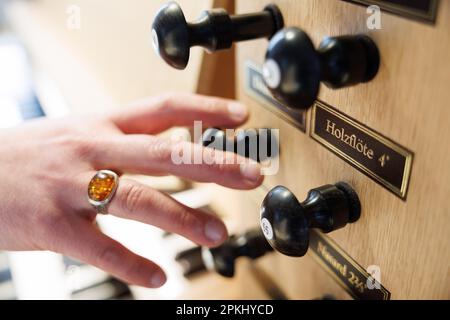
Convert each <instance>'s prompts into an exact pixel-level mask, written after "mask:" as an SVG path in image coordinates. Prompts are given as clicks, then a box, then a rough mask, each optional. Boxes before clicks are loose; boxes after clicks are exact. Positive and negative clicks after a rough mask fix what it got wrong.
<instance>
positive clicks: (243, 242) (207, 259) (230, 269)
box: [202, 228, 273, 278]
mask: <svg viewBox="0 0 450 320" xmlns="http://www.w3.org/2000/svg"><path fill="white" fill-rule="evenodd" d="M272 250H273V249H272V247H271V246H270V245H269V244H268V243H267V240H266V238H265V237H264V235H263V233H262V232H261V230H260V229H259V228H258V229H254V230H250V231H247V232H245V233H244V234H242V235H240V236H231V237H230V238H229V239H228V240H227V241H225V243H223V244H222V245H221V246H220V247H217V248H212V249H211V248H203V252H202V256H203V262H204V264H205V265H206V266H207V268H208V269H212V270H215V271H216V272H217V273H219V274H220V275H222V276H224V277H230V278H231V277H233V276H234V270H235V262H236V259H237V258H239V257H247V258H250V259H252V260H254V259H257V258H259V257H262V256H263V255H265V254H266V253H267V252H270V251H272Z"/></svg>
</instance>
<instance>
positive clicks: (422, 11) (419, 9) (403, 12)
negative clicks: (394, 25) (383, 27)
mask: <svg viewBox="0 0 450 320" xmlns="http://www.w3.org/2000/svg"><path fill="white" fill-rule="evenodd" d="M345 1H348V2H353V3H356V4H361V5H364V6H367V7H368V6H370V5H377V6H379V7H380V8H381V10H384V11H387V12H391V13H394V14H397V15H400V16H403V17H406V18H411V19H417V20H423V21H425V22H430V23H434V22H435V21H436V16H437V11H438V4H439V0H345Z"/></svg>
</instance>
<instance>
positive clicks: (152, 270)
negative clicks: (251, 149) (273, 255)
mask: <svg viewBox="0 0 450 320" xmlns="http://www.w3.org/2000/svg"><path fill="white" fill-rule="evenodd" d="M123 110H125V111H122V112H119V113H115V114H112V115H110V116H105V115H90V116H85V117H79V118H74V117H71V118H67V119H54V120H50V119H43V120H35V121H30V122H28V123H26V124H24V125H22V126H19V127H16V128H12V129H5V130H1V131H0V141H1V142H2V143H1V144H0V177H2V183H1V184H0V195H1V196H0V249H2V250H15V251H18V250H50V251H54V252H58V253H61V254H64V255H67V256H70V257H73V258H75V259H78V260H81V261H84V262H86V263H89V264H92V265H95V266H97V267H99V268H101V269H103V270H105V271H107V272H109V273H111V274H113V275H114V276H116V277H118V278H120V279H122V280H124V281H126V282H128V283H130V284H135V285H140V286H144V287H149V288H157V287H160V286H162V285H163V284H164V283H165V281H166V276H165V274H164V272H163V270H162V269H161V268H160V267H159V266H158V265H157V264H155V263H154V262H152V261H149V260H147V259H145V258H143V257H141V256H138V255H136V254H134V253H133V252H131V251H130V250H128V249H127V248H125V247H124V246H123V245H122V244H120V243H119V242H117V241H115V240H113V239H111V238H109V237H108V236H106V235H105V234H103V233H102V232H101V231H100V230H99V229H98V228H97V227H96V226H95V223H94V222H95V217H96V212H95V210H94V209H93V208H92V207H91V205H90V204H89V203H88V201H87V186H88V184H89V181H90V180H91V178H92V177H93V176H94V175H95V173H96V172H97V170H101V169H110V170H113V171H115V172H118V173H139V174H146V175H158V176H159V175H176V176H179V177H182V178H185V179H190V180H194V181H199V182H212V183H217V184H220V185H223V186H226V187H230V188H234V189H242V190H246V189H253V188H255V187H257V186H259V185H260V184H261V183H262V180H263V177H262V176H261V174H260V167H259V165H258V164H257V163H255V162H252V161H247V163H246V164H245V165H239V164H237V163H239V162H238V161H237V160H238V157H239V156H237V155H235V154H232V153H225V154H223V153H222V152H220V151H217V150H211V149H207V148H203V147H201V146H199V145H192V146H191V147H192V149H191V150H192V155H191V156H194V154H196V153H202V152H203V153H206V154H207V156H209V157H210V158H212V159H216V158H217V159H220V158H221V157H222V156H226V157H231V158H233V163H235V164H206V163H205V164H196V165H192V164H191V165H184V164H182V165H176V164H174V163H172V160H171V153H172V151H173V150H180V149H182V148H183V146H185V144H190V143H189V142H180V141H178V142H176V141H172V140H170V139H163V138H160V137H157V136H155V134H158V133H160V132H163V131H165V130H167V129H169V128H171V127H174V126H192V124H193V122H194V120H200V121H203V127H204V128H205V127H208V126H211V127H224V128H232V127H236V126H239V125H241V124H242V123H243V122H245V121H246V119H247V117H248V114H247V111H246V109H245V107H244V106H242V105H240V104H238V103H237V102H235V101H230V100H224V99H218V98H210V97H204V96H198V95H191V94H166V95H163V96H159V97H155V98H151V99H148V100H145V101H141V102H139V103H136V104H134V105H132V106H129V107H127V108H124V109H123ZM239 160H243V159H239ZM208 163H209V162H208ZM109 213H110V214H113V215H115V216H118V217H122V218H127V219H133V220H137V221H140V222H143V223H147V224H150V225H153V226H156V227H159V228H162V229H165V230H167V231H170V232H174V233H178V234H180V235H182V236H184V237H186V238H188V239H190V240H192V241H194V242H196V243H198V244H200V245H204V246H209V247H214V246H217V245H220V244H221V243H223V242H224V241H225V240H226V238H227V230H226V227H225V225H224V224H223V222H222V221H221V220H219V219H218V218H217V217H215V216H212V215H210V214H208V213H205V212H202V211H200V210H195V209H192V208H189V207H186V206H184V205H182V204H181V203H179V202H177V201H175V200H174V199H172V198H171V197H169V196H167V195H165V194H163V193H161V192H159V191H157V190H154V189H152V188H150V187H148V186H145V185H142V184H140V183H138V182H136V181H133V180H131V179H128V178H126V177H122V178H120V182H119V187H118V189H117V192H116V194H115V196H114V198H113V199H112V201H111V203H110V206H109Z"/></svg>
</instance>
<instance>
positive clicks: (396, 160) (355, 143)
mask: <svg viewBox="0 0 450 320" xmlns="http://www.w3.org/2000/svg"><path fill="white" fill-rule="evenodd" d="M310 135H311V137H312V138H313V139H314V140H316V141H318V142H319V143H320V144H322V145H324V146H325V147H326V148H328V149H329V150H331V151H332V152H334V153H335V154H337V155H338V156H339V157H341V158H342V159H344V160H345V161H347V162H348V163H349V164H351V165H352V166H353V167H355V168H356V169H358V170H359V171H361V172H362V173H364V174H365V175H367V176H369V177H370V178H372V179H373V180H375V181H376V182H378V183H379V184H381V185H382V186H384V187H386V188H387V189H388V190H390V191H391V192H393V193H394V194H396V195H397V196H399V197H400V198H402V199H403V200H405V199H406V194H407V191H408V184H409V177H410V174H411V167H412V161H413V153H412V152H410V151H408V150H407V149H405V148H404V147H402V146H400V145H399V144H397V143H395V142H393V141H391V140H389V139H388V138H386V137H384V136H382V135H381V134H379V133H377V132H375V131H374V130H372V129H370V128H368V127H366V126H364V125H362V124H361V123H359V122H357V121H356V120H354V119H352V118H350V117H348V116H347V115H345V114H343V113H341V112H339V111H338V110H336V109H334V108H332V107H331V106H329V105H327V104H325V103H323V102H321V101H316V103H315V104H314V105H313V107H312V115H311V131H310Z"/></svg>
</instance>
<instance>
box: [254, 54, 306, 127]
mask: <svg viewBox="0 0 450 320" xmlns="http://www.w3.org/2000/svg"><path fill="white" fill-rule="evenodd" d="M245 76H246V79H245V89H246V92H247V94H248V95H250V96H251V97H252V98H254V99H256V100H257V101H258V102H260V103H261V104H262V105H263V106H264V107H265V108H266V109H268V110H269V111H271V112H273V113H275V114H276V115H277V116H279V117H280V118H282V119H284V120H285V121H287V122H289V123H290V124H292V125H294V126H295V127H297V128H299V129H300V130H302V131H303V132H306V112H304V111H297V110H292V109H289V108H288V107H286V106H285V105H283V104H282V103H280V102H278V101H277V100H275V99H274V98H273V97H272V95H271V93H270V91H269V90H268V89H267V87H266V84H265V82H264V78H263V75H262V73H261V69H260V68H259V67H257V66H256V65H255V64H254V63H252V62H247V63H246V64H245Z"/></svg>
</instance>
